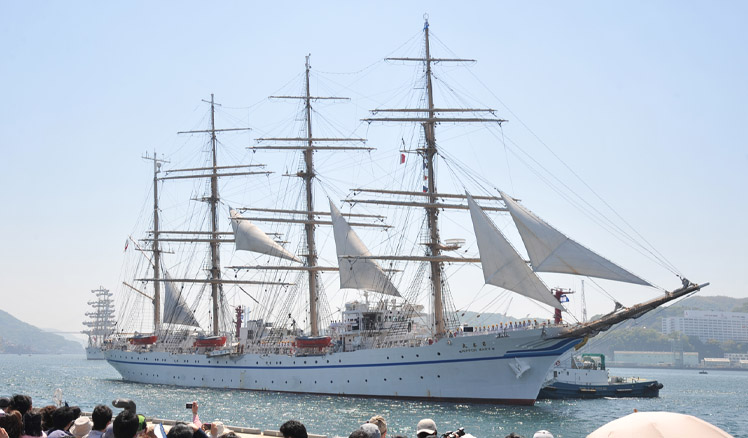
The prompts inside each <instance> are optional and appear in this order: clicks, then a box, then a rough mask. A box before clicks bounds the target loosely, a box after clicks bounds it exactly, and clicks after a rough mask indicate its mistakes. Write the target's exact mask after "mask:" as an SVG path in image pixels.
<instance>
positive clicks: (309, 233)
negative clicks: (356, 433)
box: [299, 55, 319, 336]
mask: <svg viewBox="0 0 748 438" xmlns="http://www.w3.org/2000/svg"><path fill="white" fill-rule="evenodd" d="M309 68H310V67H309V55H307V56H306V63H305V76H304V79H305V90H306V95H305V96H304V97H305V99H304V104H305V105H304V108H305V111H306V133H307V137H308V139H307V149H306V150H305V151H304V164H305V166H306V169H305V170H304V172H303V173H301V174H300V175H299V176H300V177H301V178H303V179H304V189H305V190H306V209H307V215H306V218H307V223H306V224H304V233H305V234H306V244H307V249H308V251H307V252H308V254H307V256H306V260H307V266H317V243H316V241H315V240H314V224H313V221H314V197H313V196H314V192H313V190H312V182H313V181H314V166H313V164H314V162H313V161H312V158H313V156H314V155H313V154H314V150H313V149H312V146H313V145H314V143H313V142H312V138H313V137H312V96H311V95H310V94H309ZM318 296H319V295H318V293H317V272H316V271H309V324H310V331H311V335H312V336H318V335H319V327H318V325H317V324H318V322H319V318H318V317H317V299H318Z"/></svg>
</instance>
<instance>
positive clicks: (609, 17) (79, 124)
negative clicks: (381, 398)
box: [0, 1, 748, 332]
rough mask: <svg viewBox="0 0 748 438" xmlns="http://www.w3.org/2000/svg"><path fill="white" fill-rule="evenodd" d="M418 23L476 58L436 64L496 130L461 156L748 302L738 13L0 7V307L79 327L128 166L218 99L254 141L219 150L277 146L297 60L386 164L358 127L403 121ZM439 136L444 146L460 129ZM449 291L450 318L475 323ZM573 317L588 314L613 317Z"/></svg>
mask: <svg viewBox="0 0 748 438" xmlns="http://www.w3.org/2000/svg"><path fill="white" fill-rule="evenodd" d="M424 13H427V14H428V19H429V22H430V29H431V31H432V32H433V35H434V37H435V41H434V44H435V46H434V47H435V51H437V53H434V55H435V56H443V57H455V56H459V57H464V58H470V59H477V60H478V62H477V63H474V64H471V65H469V66H468V69H469V70H468V72H467V73H465V72H464V71H461V70H459V69H458V68H457V67H448V68H446V67H445V69H444V70H442V71H440V72H439V73H438V74H439V75H440V76H439V79H440V81H443V82H444V83H449V84H451V86H454V88H455V90H456V91H463V90H470V91H468V93H473V94H472V95H470V101H471V102H476V103H478V104H482V105H485V106H490V107H492V108H496V109H497V110H498V112H497V114H499V115H500V116H501V117H502V118H505V119H508V120H509V122H507V124H506V125H505V128H504V131H503V132H504V133H505V135H506V137H505V138H504V139H503V140H502V141H497V144H496V145H493V146H492V148H493V149H490V151H491V152H490V153H488V155H485V156H483V155H470V154H469V153H468V152H467V151H465V152H463V151H462V150H453V151H452V152H453V153H454V154H456V155H457V156H459V157H463V158H464V159H465V160H466V161H469V162H472V163H474V164H476V165H477V166H478V167H483V168H482V169H481V170H482V171H483V173H484V174H487V175H489V177H488V178H489V179H490V180H491V183H492V184H495V185H496V186H497V187H502V188H503V189H504V190H507V189H508V190H509V191H510V193H512V194H513V195H515V196H517V197H518V198H521V199H522V200H523V201H524V202H525V204H526V205H528V206H529V207H530V208H531V209H532V210H533V211H535V212H536V213H538V214H539V215H541V216H542V217H545V218H548V217H550V218H552V219H555V220H556V222H555V224H558V225H557V226H558V228H559V229H561V230H564V231H567V232H569V234H570V235H572V236H576V237H577V238H578V240H580V241H581V242H582V243H584V244H586V245H587V246H590V247H594V248H598V247H599V246H603V248H608V249H605V250H602V251H601V252H602V253H603V254H604V255H605V256H606V257H609V258H611V259H614V260H616V261H617V262H619V263H620V264H622V265H623V266H626V267H627V268H629V269H631V270H632V271H634V272H636V273H641V274H642V275H643V276H644V277H645V278H648V279H652V280H653V281H655V282H656V283H657V284H658V285H662V286H663V287H665V288H668V289H673V288H674V287H677V286H678V284H679V283H678V281H677V279H676V278H675V277H674V276H673V275H672V274H671V273H669V272H665V273H663V272H661V271H662V270H656V269H652V270H650V268H648V267H645V264H644V263H643V262H640V260H639V259H641V257H637V256H638V255H641V254H638V255H637V254H634V255H631V254H630V253H629V252H626V251H625V250H620V251H619V250H618V249H616V246H615V245H610V246H609V244H610V243H611V242H614V239H613V240H611V238H610V237H609V236H608V237H605V236H603V234H602V233H600V232H599V231H598V230H595V229H594V227H592V226H591V224H590V223H589V222H588V221H586V219H582V220H578V219H575V217H576V216H575V215H574V214H571V212H572V211H571V210H569V207H568V205H566V204H565V203H564V202H563V201H564V196H559V192H558V191H553V190H551V191H549V190H548V187H545V186H544V185H543V184H541V183H540V180H541V179H543V178H542V177H543V176H544V174H545V172H546V171H548V172H549V173H553V174H557V177H558V178H559V181H563V182H564V183H565V184H568V187H567V188H568V190H571V191H572V192H573V193H579V194H583V193H586V194H587V195H592V196H591V197H592V199H593V201H592V202H593V203H594V204H595V205H596V206H597V208H600V209H601V210H606V209H607V205H611V206H612V205H614V206H615V207H614V208H615V213H613V212H612V211H611V210H606V211H607V213H606V216H607V217H613V218H614V220H615V221H616V222H617V223H619V224H621V223H622V224H625V226H626V227H630V228H629V229H631V230H635V232H636V233H638V235H639V237H637V238H638V239H639V240H643V241H646V242H647V244H648V245H651V247H653V248H655V249H656V250H657V251H658V252H659V253H660V254H662V255H663V256H664V257H665V258H666V259H667V260H668V261H669V263H671V264H672V265H673V266H675V267H677V270H678V272H681V273H683V274H684V275H686V276H688V278H689V279H691V280H692V281H695V282H699V283H703V282H711V286H709V288H708V289H705V290H704V291H702V292H700V293H702V294H704V295H727V296H731V297H736V298H745V297H748V289H747V288H746V286H745V285H744V282H743V281H742V280H743V277H742V269H744V267H745V266H747V265H748V256H747V255H746V253H747V252H746V251H745V248H746V247H748V233H747V232H746V227H745V223H746V219H745V218H746V217H748V196H747V195H746V193H745V190H746V188H748V172H746V167H747V166H748V142H747V141H746V135H745V127H746V126H748V104H747V103H746V102H748V81H746V80H745V78H746V77H748V54H747V53H746V50H745V47H748V30H747V29H746V27H745V23H746V21H748V5H746V3H744V2H738V1H713V2H692V1H685V2H684V1H658V2H648V1H633V2H632V1H629V2H595V1H571V2H563V3H560V2H550V1H538V2H507V1H485V2H463V3H461V4H460V6H459V7H456V6H455V3H454V2H450V1H413V2H401V1H377V2H344V1H338V2H335V1H321V2H238V1H237V2H230V1H221V2H195V1H179V2H177V1H164V2H155V3H154V2H147V1H133V2H94V1H90V2H89V1H81V2H73V3H70V2H51V1H38V2H3V3H2V4H0V49H1V50H2V54H3V60H2V62H0V83H2V85H3V86H2V89H3V98H2V101H1V103H0V131H1V132H2V135H1V136H0V151H2V159H1V160H0V182H1V183H2V192H1V193H2V200H3V208H2V209H1V210H0V230H1V231H0V233H2V234H1V235H0V241H1V242H2V244H1V245H0V296H1V298H0V308H2V309H3V310H5V311H7V312H9V313H11V314H12V315H14V316H16V317H17V318H19V319H21V320H23V321H25V322H28V323H31V324H33V325H36V326H40V327H53V328H56V329H58V330H60V331H63V332H66V331H67V332H76V331H79V330H81V329H82V328H83V327H82V325H81V321H82V320H83V319H84V313H85V312H86V311H87V310H88V308H87V307H88V306H87V305H86V302H87V301H88V300H89V299H91V293H90V291H91V290H92V289H95V288H97V287H98V286H100V285H101V286H104V287H108V288H110V289H113V290H115V289H117V284H118V283H119V282H120V276H121V269H122V266H123V246H124V243H125V240H126V238H127V236H128V235H130V234H131V233H132V232H133V228H134V226H135V224H136V222H137V221H138V219H139V215H140V214H141V211H142V210H143V206H144V205H145V204H144V203H146V202H148V196H149V194H150V191H149V190H150V183H151V181H150V178H151V175H152V174H151V172H152V170H151V167H149V165H148V164H147V163H146V162H144V160H143V159H142V158H141V157H142V155H143V154H144V153H145V152H146V151H153V150H158V152H159V154H166V156H167V157H168V158H170V159H173V160H175V161H176V160H177V159H178V158H179V157H180V154H185V153H186V152H185V151H184V149H185V148H186V147H187V146H185V145H186V144H187V141H186V140H185V139H184V138H183V137H179V136H177V135H176V132H177V131H183V130H189V129H205V128H207V120H206V118H205V116H206V114H207V113H206V111H207V107H206V105H205V104H204V103H202V102H201V100H202V99H209V98H210V95H211V93H214V94H215V96H216V99H217V100H218V101H219V102H221V103H222V104H223V105H224V106H223V107H222V109H221V113H220V116H223V117H224V118H223V119H221V122H222V123H226V124H230V125H231V127H235V126H244V125H247V124H248V125H249V126H251V127H252V128H253V130H254V131H253V132H252V133H251V134H249V137H246V136H245V137H237V138H236V139H234V140H227V141H229V142H231V141H233V142H234V144H235V145H237V147H238V148H239V149H242V147H243V146H245V145H246V146H249V145H251V144H254V140H255V139H256V138H257V137H260V136H262V135H266V134H272V133H274V132H277V131H283V125H282V123H284V122H287V123H291V122H293V121H294V119H293V117H292V115H293V105H290V106H289V105H286V106H284V105H283V104H274V105H270V104H268V100H267V96H269V95H273V94H274V93H277V92H278V91H283V92H288V90H289V89H290V90H291V92H293V90H294V88H293V87H294V86H295V85H294V84H297V83H298V81H299V78H300V74H301V73H302V72H303V67H304V56H305V55H307V54H311V55H312V57H311V62H312V65H313V70H312V71H313V73H314V75H315V80H314V81H313V83H312V88H313V93H315V92H319V93H321V94H322V93H329V92H349V93H350V94H349V96H350V97H352V99H351V103H350V105H351V107H349V108H352V109H349V110H343V109H341V108H342V107H338V106H333V107H332V108H331V112H332V113H333V114H340V120H338V119H336V121H335V122H334V123H335V126H338V127H339V131H340V132H343V133H344V134H346V135H348V134H350V135H351V136H359V135H366V136H369V137H371V138H370V142H372V143H373V142H374V141H377V140H380V138H381V139H382V140H381V143H380V144H372V146H375V147H379V148H383V150H384V151H388V150H389V153H390V155H391V156H394V157H397V156H398V152H397V147H396V146H395V147H394V148H393V147H392V145H393V144H394V142H393V141H392V140H390V141H389V143H387V140H384V139H385V138H386V137H385V135H384V134H382V133H381V127H379V126H377V127H376V128H377V129H374V128H375V127H374V126H373V125H366V124H362V123H361V122H359V121H358V120H359V119H360V118H362V117H365V116H366V110H368V109H372V108H376V107H377V106H378V105H380V104H387V105H394V104H397V103H400V102H398V101H396V100H392V99H390V100H388V99H389V98H387V97H385V96H388V95H391V94H393V93H397V92H399V91H402V87H399V84H400V83H401V80H402V79H403V77H404V75H406V74H408V73H409V72H412V71H413V69H412V67H411V68H410V70H409V68H408V67H402V66H401V65H392V63H389V64H388V63H385V62H383V58H385V57H387V56H415V55H418V52H417V48H418V44H419V41H420V38H421V35H422V27H423V20H424ZM414 47H415V48H416V52H415V53H414V52H413V48H414ZM405 79H406V80H407V78H405ZM451 79H454V81H450V80H451ZM289 84H292V85H289ZM395 84H398V85H395ZM468 85H470V86H471V87H472V86H473V85H477V87H475V88H470V89H468ZM449 103H455V102H449ZM346 111H347V112H346ZM273 123H275V125H273ZM331 124H332V122H331ZM223 126H226V125H223ZM440 129H441V128H440ZM443 132H445V133H446V136H445V137H441V138H443V139H445V143H446V139H451V138H449V137H450V136H451V134H452V132H453V131H451V130H450V129H449V128H447V127H445V128H444V131H443ZM372 140H373V141H372ZM490 140H491V141H492V142H493V141H495V140H498V139H496V138H493V139H490ZM481 141H482V140H481ZM512 142H516V143H517V144H518V145H521V147H523V148H525V149H523V150H526V151H528V152H529V153H533V152H535V153H537V156H538V157H539V158H538V160H539V161H538V162H539V163H542V167H539V166H540V164H538V165H534V164H530V165H529V166H530V167H534V169H535V171H536V172H538V171H539V172H540V174H538V173H532V172H530V173H527V172H524V173H523V168H524V167H527V163H526V161H527V158H526V157H525V156H524V155H522V154H521V153H517V152H516V151H517V149H514V147H513V146H512ZM507 144H509V146H507ZM479 146H485V145H483V144H481V145H479ZM387 148H389V149H387ZM382 153H385V152H382ZM487 158H490V160H489V159H487ZM396 159H397V158H393V160H396ZM324 164H325V162H324V161H323V162H322V164H321V166H323V165H324ZM327 164H330V165H332V163H329V162H328V163H327ZM572 169H573V170H572ZM274 170H275V171H278V172H280V171H281V170H280V169H274ZM525 170H526V169H525ZM294 171H295V170H294ZM333 181H334V180H333ZM559 187H562V186H560V185H559V184H558V182H557V183H556V186H555V189H556V190H558V189H559ZM567 188H563V190H564V191H565V190H567ZM592 190H594V193H593V192H592ZM229 197H230V195H229ZM230 200H231V199H229V201H230ZM237 200H239V197H238V196H237ZM567 213H569V214H567ZM559 222H560V223H559ZM504 225H505V224H504ZM579 236H587V237H579ZM446 237H450V236H446ZM456 237H461V236H456ZM598 244H599V245H598ZM476 272H477V271H473V274H475V273H476ZM473 277H475V275H473ZM478 277H480V274H478ZM589 285H590V288H591V289H594V288H595V287H594V286H593V285H592V284H591V283H590V284H589ZM475 287H477V288H480V285H478V286H475ZM610 287H611V288H612V289H611V290H613V289H615V288H616V287H615V286H610ZM488 293H490V292H487V289H486V288H483V289H481V294H482V295H483V296H487V294H488ZM625 293H626V292H624V294H625ZM459 295H460V296H459V297H457V298H456V301H457V305H458V307H459V308H465V309H469V308H471V307H470V306H471V303H472V301H470V299H467V298H462V292H460V294H459ZM652 296H653V295H652V294H651V292H650V293H649V295H645V294H642V295H640V294H639V293H638V292H633V293H631V295H630V296H628V297H624V298H622V299H621V300H622V302H624V304H627V305H628V304H633V302H635V301H636V300H641V299H647V298H651V297H652ZM632 300H633V302H632ZM587 301H588V302H587V304H588V313H589V314H595V313H602V312H607V311H609V310H612V308H611V306H610V301H609V300H607V299H597V298H595V297H593V296H592V295H590V296H589V297H588V299H587ZM575 306H576V304H575ZM494 310H496V309H494ZM535 310H537V307H528V306H526V305H525V306H519V308H518V309H509V308H508V309H507V311H508V312H509V313H510V314H512V316H515V317H522V316H524V315H525V314H530V313H533V312H534V311H535Z"/></svg>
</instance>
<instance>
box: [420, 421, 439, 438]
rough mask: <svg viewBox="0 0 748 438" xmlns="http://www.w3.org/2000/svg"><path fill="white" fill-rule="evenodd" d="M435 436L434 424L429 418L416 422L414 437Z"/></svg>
mask: <svg viewBox="0 0 748 438" xmlns="http://www.w3.org/2000/svg"><path fill="white" fill-rule="evenodd" d="M431 435H436V423H434V420H432V419H431V418H424V419H423V420H421V421H419V422H418V426H416V436H417V437H418V438H424V437H427V436H431Z"/></svg>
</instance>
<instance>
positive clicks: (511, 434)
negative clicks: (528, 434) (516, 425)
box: [504, 432, 522, 438]
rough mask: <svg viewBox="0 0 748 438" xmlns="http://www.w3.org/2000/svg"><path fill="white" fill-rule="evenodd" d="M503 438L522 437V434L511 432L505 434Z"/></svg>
mask: <svg viewBox="0 0 748 438" xmlns="http://www.w3.org/2000/svg"><path fill="white" fill-rule="evenodd" d="M504 438H522V435H519V434H516V433H514V432H512V433H510V434H509V435H507V436H505V437H504Z"/></svg>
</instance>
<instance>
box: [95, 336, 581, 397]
mask: <svg viewBox="0 0 748 438" xmlns="http://www.w3.org/2000/svg"><path fill="white" fill-rule="evenodd" d="M557 330H558V329H557V328H553V329H549V330H548V333H547V335H550V334H551V332H554V334H555V332H556V331H557ZM579 342H580V340H579V339H548V338H547V336H546V335H543V333H542V330H541V329H532V330H521V331H516V332H509V333H508V336H506V337H501V336H497V335H496V333H490V334H481V335H476V336H460V337H456V338H447V339H442V340H440V341H439V342H436V343H434V344H433V345H426V346H422V347H397V348H378V349H369V350H359V351H354V352H339V353H330V354H327V355H323V356H289V355H281V354H275V355H274V354H270V355H260V354H237V355H228V354H227V355H225V356H220V357H208V356H206V355H205V354H192V353H190V354H175V353H170V352H163V351H162V352H159V351H147V352H136V351H123V350H108V351H106V352H105V353H104V354H105V355H106V359H107V361H108V362H109V363H110V364H111V365H112V366H113V367H114V368H115V369H116V370H117V371H118V372H119V373H120V374H121V375H122V377H123V379H125V380H128V381H133V382H141V383H154V384H169V385H177V386H188V387H205V388H235V389H248V390H262V391H278V392H292V393H309V394H334V395H350V396H366V397H392V398H409V399H432V400H454V401H477V402H492V403H509V404H524V405H531V404H533V403H534V402H535V400H536V398H537V396H538V392H539V391H540V388H541V386H542V384H543V382H544V381H545V377H546V374H547V373H548V370H549V369H550V368H551V366H552V365H553V363H554V362H555V361H556V359H557V358H558V357H559V356H560V355H561V354H562V353H563V352H564V351H567V350H569V349H570V348H572V347H573V346H574V345H576V344H577V343H579Z"/></svg>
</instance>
